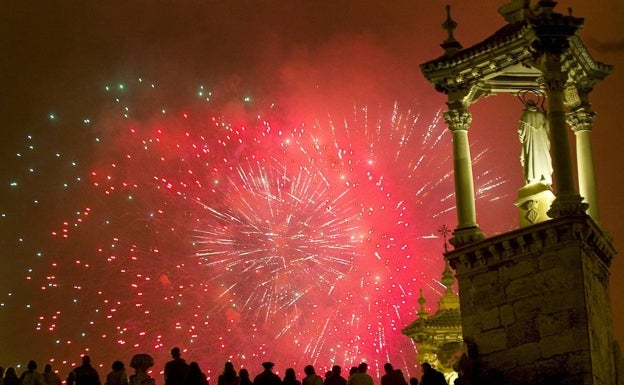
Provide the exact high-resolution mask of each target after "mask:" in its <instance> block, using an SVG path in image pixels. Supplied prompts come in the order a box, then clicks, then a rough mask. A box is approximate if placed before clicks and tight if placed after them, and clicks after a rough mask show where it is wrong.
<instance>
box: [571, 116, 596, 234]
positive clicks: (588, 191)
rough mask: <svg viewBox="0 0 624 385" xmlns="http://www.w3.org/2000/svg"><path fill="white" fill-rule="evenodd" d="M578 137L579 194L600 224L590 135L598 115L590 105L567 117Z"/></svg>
mask: <svg viewBox="0 0 624 385" xmlns="http://www.w3.org/2000/svg"><path fill="white" fill-rule="evenodd" d="M567 118H568V123H569V124H570V126H571V128H572V130H573V131H574V135H575V136H576V164H577V170H578V183H579V193H580V194H581V196H582V197H583V198H585V202H586V203H587V204H589V208H588V209H587V214H589V216H590V217H592V219H593V220H594V221H596V222H597V223H600V214H599V212H598V193H597V191H596V176H595V174H594V156H593V153H592V149H591V140H590V134H591V129H592V124H593V122H594V119H595V118H596V113H595V112H594V111H592V110H591V109H590V108H589V106H588V105H580V106H578V107H577V108H575V109H574V110H572V111H571V112H569V113H568V115H567Z"/></svg>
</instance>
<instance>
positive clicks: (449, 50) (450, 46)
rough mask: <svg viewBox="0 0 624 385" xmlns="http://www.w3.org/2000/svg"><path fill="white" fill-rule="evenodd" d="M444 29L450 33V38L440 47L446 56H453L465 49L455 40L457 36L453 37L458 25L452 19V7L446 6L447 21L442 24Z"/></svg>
mask: <svg viewBox="0 0 624 385" xmlns="http://www.w3.org/2000/svg"><path fill="white" fill-rule="evenodd" d="M442 28H443V29H445V30H446V32H447V33H448V37H447V38H446V40H445V41H444V43H442V44H440V46H441V47H442V48H444V54H445V55H446V56H453V55H455V54H456V53H457V52H458V51H459V50H460V49H462V48H463V47H462V45H461V44H459V42H458V41H457V40H455V36H453V30H454V29H455V28H457V23H456V22H455V21H454V20H453V19H451V6H450V5H447V6H446V20H445V21H444V23H442Z"/></svg>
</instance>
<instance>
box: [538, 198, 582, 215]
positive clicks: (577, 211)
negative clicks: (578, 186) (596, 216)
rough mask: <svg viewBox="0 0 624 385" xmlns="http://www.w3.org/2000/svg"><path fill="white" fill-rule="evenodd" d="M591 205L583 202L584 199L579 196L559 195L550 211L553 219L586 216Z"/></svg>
mask: <svg viewBox="0 0 624 385" xmlns="http://www.w3.org/2000/svg"><path fill="white" fill-rule="evenodd" d="M588 208H589V205H588V204H587V203H585V202H583V198H582V197H581V196H580V195H578V194H571V195H562V194H558V195H557V197H556V198H555V201H554V202H553V203H552V205H551V206H550V210H548V216H549V217H551V218H560V217H567V216H574V215H583V214H586V211H587V209H588Z"/></svg>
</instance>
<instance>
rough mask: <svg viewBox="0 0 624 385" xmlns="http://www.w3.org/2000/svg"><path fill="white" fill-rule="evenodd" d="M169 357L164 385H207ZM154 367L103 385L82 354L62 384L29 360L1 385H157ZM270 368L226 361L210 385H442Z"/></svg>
mask: <svg viewBox="0 0 624 385" xmlns="http://www.w3.org/2000/svg"><path fill="white" fill-rule="evenodd" d="M170 353H171V360H170V361H168V362H167V363H166V364H165V366H164V370H163V374H164V385H211V384H210V383H209V379H208V377H207V376H206V374H205V373H204V372H203V371H202V369H201V367H200V365H199V364H198V363H197V362H194V361H192V362H189V363H187V362H186V360H185V359H184V358H182V356H181V352H180V349H179V348H178V347H174V348H173V349H171V351H170ZM153 366H154V359H153V358H152V356H150V355H149V354H135V355H134V356H133V357H132V359H131V361H130V367H131V368H133V369H134V374H131V375H128V374H127V373H126V368H125V364H124V363H123V362H122V361H114V362H113V363H112V365H111V371H110V372H109V373H108V374H107V375H106V376H105V377H104V383H103V384H102V382H101V380H100V375H99V373H98V371H97V370H96V369H95V368H94V367H93V366H92V365H91V357H90V356H88V355H85V356H82V363H81V365H79V366H76V367H74V368H73V369H72V370H71V371H70V372H69V373H68V375H67V377H66V379H65V383H63V381H62V380H61V377H59V375H58V374H57V373H56V372H55V371H54V370H53V369H52V366H51V365H50V364H47V365H45V367H44V371H43V373H41V372H39V371H38V370H37V367H38V366H37V362H35V361H34V360H31V361H29V362H28V364H27V366H26V370H25V371H24V372H23V373H21V375H19V374H18V372H17V371H16V369H15V368H14V367H9V368H7V369H6V371H5V370H4V368H3V367H0V385H156V380H155V379H154V378H153V377H152V376H151V375H150V374H149V369H150V368H151V367H153ZM274 367H275V364H274V363H273V362H270V361H267V362H263V363H262V370H261V372H260V373H258V374H257V375H256V376H255V377H254V378H253V380H252V379H251V376H250V374H249V370H248V369H246V368H240V369H239V370H238V372H237V371H236V368H235V366H234V364H233V363H232V362H229V361H228V362H226V363H225V364H224V366H223V371H222V373H221V374H219V376H218V377H217V383H216V384H214V383H212V385H446V381H445V380H444V376H442V374H441V373H440V372H438V371H436V370H435V369H434V368H432V367H431V365H429V364H428V363H424V364H423V365H422V369H423V375H422V378H421V380H419V379H418V378H416V377H411V378H410V379H409V380H407V379H406V378H405V376H404V374H403V373H402V372H401V370H400V369H395V368H394V367H393V366H392V364H391V363H386V364H385V365H384V372H385V373H384V374H383V375H382V376H381V379H380V383H379V384H375V381H374V380H373V378H372V377H371V376H370V375H369V374H368V364H367V363H366V362H362V363H360V364H359V365H358V366H354V367H351V368H350V370H349V375H348V377H347V378H345V377H344V376H343V375H342V367H341V366H339V365H334V366H333V367H332V368H331V370H330V371H328V372H326V373H324V377H321V376H320V375H319V374H317V373H316V371H315V368H314V366H313V365H306V366H305V367H304V369H303V372H304V377H303V378H302V379H301V380H299V379H297V374H296V372H295V369H294V368H286V370H285V372H284V377H283V378H280V376H278V375H277V374H276V373H274V372H273V368H274ZM211 381H212V380H211Z"/></svg>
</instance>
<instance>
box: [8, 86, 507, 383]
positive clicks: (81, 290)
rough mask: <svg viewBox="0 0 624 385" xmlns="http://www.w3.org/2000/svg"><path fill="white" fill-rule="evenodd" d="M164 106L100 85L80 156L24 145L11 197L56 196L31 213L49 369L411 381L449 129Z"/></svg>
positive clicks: (417, 122) (353, 117)
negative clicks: (411, 327)
mask: <svg viewBox="0 0 624 385" xmlns="http://www.w3.org/2000/svg"><path fill="white" fill-rule="evenodd" d="M154 88H157V87H156V86H155V85H152V84H151V83H148V82H145V81H143V80H140V81H136V82H133V83H132V84H130V85H127V84H125V85H119V86H117V87H107V89H106V95H108V96H109V98H110V103H108V104H107V106H106V107H105V108H103V109H102V111H104V112H103V113H101V114H99V115H97V117H96V118H90V117H89V118H84V120H83V121H82V126H83V127H82V128H81V130H82V132H83V135H84V137H85V138H86V139H85V140H84V141H83V142H82V145H80V146H75V147H71V148H70V149H69V150H68V151H66V152H65V153H62V152H60V151H58V152H57V151H56V150H55V148H54V145H46V146H41V147H40V146H38V145H36V144H35V143H43V139H44V138H42V139H41V142H39V139H38V138H32V137H28V138H26V140H25V147H24V149H23V151H20V152H19V153H18V158H19V159H18V161H19V162H18V164H19V165H20V169H19V171H18V172H16V175H17V174H19V175H17V176H16V178H15V181H13V182H12V184H11V185H10V188H11V189H13V190H15V191H20V193H23V192H28V191H47V192H46V194H39V195H40V196H41V198H37V197H35V198H34V199H33V200H32V201H31V202H35V201H36V202H37V203H31V204H43V205H47V206H46V207H47V209H46V210H45V213H48V214H47V217H46V218H44V219H45V220H43V221H42V223H44V224H53V225H52V226H53V230H52V231H49V230H47V233H48V234H49V236H47V238H46V237H42V239H41V240H39V244H40V245H41V247H38V248H37V249H36V250H33V251H32V252H31V254H32V255H34V258H36V259H37V261H38V262H37V263H38V266H39V267H38V269H34V270H33V272H29V273H28V275H27V282H28V283H29V285H32V286H34V287H39V294H38V295H37V296H35V297H36V298H31V299H29V300H30V303H31V304H30V305H29V306H31V307H32V309H33V310H32V312H31V313H32V314H33V320H32V322H33V326H34V328H35V329H36V330H37V331H38V336H39V338H40V340H41V341H42V343H48V344H50V345H52V346H54V348H53V353H51V354H53V355H54V357H55V359H56V361H57V362H62V363H65V364H71V363H72V362H75V360H76V359H77V357H79V355H80V354H82V353H85V352H90V354H91V355H92V356H94V357H97V358H98V359H100V360H101V361H103V362H112V360H114V359H119V358H122V359H123V358H124V357H130V356H131V354H133V353H136V352H151V353H154V352H156V353H154V355H155V356H156V357H157V359H158V360H160V361H162V362H164V360H165V359H167V351H168V349H169V348H170V347H172V346H175V345H178V346H181V347H183V348H184V349H188V352H187V353H186V356H187V358H188V359H190V360H193V361H198V362H200V364H201V365H202V366H203V367H204V368H205V371H206V372H207V373H208V374H209V375H211V374H212V375H214V373H218V371H219V369H220V368H221V366H222V365H223V362H225V361H226V360H232V361H233V362H234V363H235V365H236V366H237V367H247V368H249V369H250V370H251V371H252V373H253V372H255V371H258V370H259V369H258V368H259V366H260V362H262V361H265V360H269V359H270V360H271V361H274V362H276V363H278V367H279V369H278V372H281V370H282V368H286V367H289V366H293V367H295V368H297V370H301V368H303V366H304V365H306V364H310V363H312V364H315V365H316V366H317V370H318V371H324V370H326V369H329V368H330V366H331V365H332V364H339V365H342V366H344V367H350V366H352V365H355V364H357V363H359V362H361V361H367V362H369V365H371V367H372V373H373V374H377V375H379V373H380V372H381V368H382V366H383V364H384V363H385V362H388V361H389V362H392V363H393V364H394V366H395V367H399V368H403V369H404V371H405V372H406V374H407V375H410V374H411V373H412V372H413V371H414V368H415V350H414V346H413V344H412V343H411V342H410V341H409V339H408V338H407V337H405V336H403V335H402V334H401V333H400V331H401V329H402V328H403V327H405V326H406V325H407V324H409V323H410V322H411V321H412V320H413V319H414V317H415V311H416V306H417V302H416V300H417V298H418V289H419V288H421V287H423V288H425V292H426V293H427V296H428V298H430V303H429V304H430V305H432V306H434V305H435V302H436V301H437V295H438V294H439V293H441V292H442V291H443V287H442V286H441V284H440V283H439V281H438V279H439V278H440V277H441V272H442V269H443V262H442V255H441V253H442V250H443V244H442V241H441V240H440V239H439V238H438V237H437V236H436V235H435V234H436V230H437V228H438V227H439V226H440V225H441V224H443V223H449V224H452V223H454V221H455V220H454V213H453V212H452V210H453V208H454V198H453V195H452V191H453V174H452V170H451V169H452V159H450V157H451V154H452V151H451V148H450V145H451V144H450V137H449V136H448V134H447V131H448V130H447V129H446V127H445V126H444V124H441V123H440V114H439V113H438V114H434V115H433V116H430V117H428V118H423V117H422V116H421V114H420V113H418V112H414V111H411V110H409V109H404V108H403V107H402V106H399V105H398V104H396V103H395V104H391V105H389V106H358V105H355V106H353V109H352V110H350V111H346V112H345V111H332V110H331V109H328V114H327V115H326V116H324V117H318V118H317V119H316V120H314V121H304V122H299V123H296V124H284V123H283V122H282V120H281V119H280V112H279V111H278V110H277V108H275V106H272V105H270V104H269V105H268V107H267V108H264V107H263V105H262V103H261V102H253V101H251V100H249V99H243V98H241V99H240V102H238V103H239V104H240V106H242V107H240V108H239V109H237V111H243V112H244V113H243V114H242V115H243V116H242V118H241V117H240V116H237V117H235V118H232V117H230V116H226V115H227V114H224V113H222V112H221V109H220V107H221V106H220V105H217V103H213V101H212V98H213V97H212V94H210V93H209V92H208V91H207V90H205V89H204V88H203V87H200V89H199V91H198V93H197V99H198V100H196V101H194V102H192V103H188V104H187V105H186V106H185V107H184V108H182V107H175V108H168V107H167V106H166V105H165V104H164V103H158V102H154V100H152V99H151V98H150V97H149V96H146V95H150V92H152V90H153V89H154ZM60 120H62V119H61V118H59V117H57V116H54V117H50V121H51V122H52V123H51V124H55V125H59V124H69V123H67V122H65V123H61V122H60ZM477 154H478V155H477V157H476V159H477V160H478V161H479V162H481V161H483V160H484V159H487V150H485V149H479V151H478V152H477ZM39 168H45V169H46V170H47V171H46V174H45V175H42V174H41V173H39V172H38V169H39ZM59 180H60V182H59ZM504 183H505V181H504V180H500V179H491V178H489V177H488V174H484V175H482V176H481V178H480V179H479V180H478V183H477V184H478V186H477V188H478V194H477V195H478V198H479V199H488V200H490V201H492V202H496V201H498V200H499V199H498V198H500V196H501V193H500V189H501V187H502V186H504ZM59 185H60V186H62V187H61V188H58V187H59ZM42 186H43V187H45V189H44V190H41V187H42ZM35 195H37V194H35ZM39 199H40V200H41V201H43V203H42V202H41V201H39ZM50 202H53V203H54V202H56V203H54V205H53V206H52V207H51V206H50V204H51V203H50ZM59 216H62V217H63V218H64V219H61V220H59ZM41 227H43V225H42V226H41ZM43 270H45V272H44V273H37V272H41V271H43ZM35 313H36V315H34V314H35ZM51 349H52V348H51ZM48 354H50V353H48ZM68 358H69V360H68ZM72 360H73V361H72ZM413 374H416V373H415V372H414V373H413Z"/></svg>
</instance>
